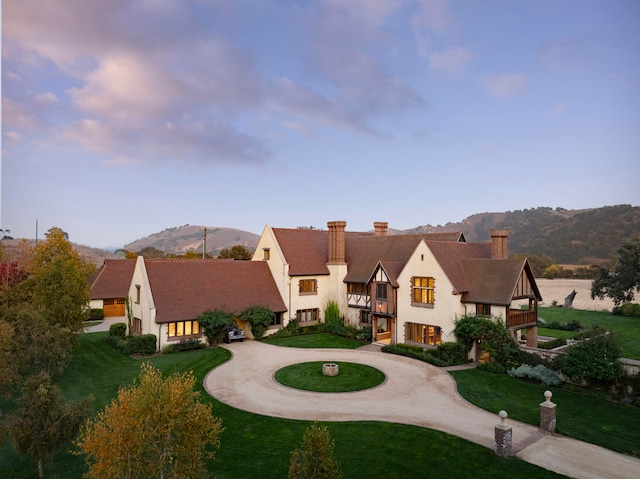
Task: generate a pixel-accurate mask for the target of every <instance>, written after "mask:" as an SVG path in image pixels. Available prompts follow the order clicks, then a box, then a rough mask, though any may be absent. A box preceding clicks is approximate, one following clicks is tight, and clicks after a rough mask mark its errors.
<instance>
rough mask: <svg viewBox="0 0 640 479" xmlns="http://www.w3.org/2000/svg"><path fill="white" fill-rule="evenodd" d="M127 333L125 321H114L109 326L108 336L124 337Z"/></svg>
mask: <svg viewBox="0 0 640 479" xmlns="http://www.w3.org/2000/svg"><path fill="white" fill-rule="evenodd" d="M126 334H127V325H126V324H125V323H114V324H112V325H111V326H109V336H117V337H119V338H122V339H124V337H125V336H126Z"/></svg>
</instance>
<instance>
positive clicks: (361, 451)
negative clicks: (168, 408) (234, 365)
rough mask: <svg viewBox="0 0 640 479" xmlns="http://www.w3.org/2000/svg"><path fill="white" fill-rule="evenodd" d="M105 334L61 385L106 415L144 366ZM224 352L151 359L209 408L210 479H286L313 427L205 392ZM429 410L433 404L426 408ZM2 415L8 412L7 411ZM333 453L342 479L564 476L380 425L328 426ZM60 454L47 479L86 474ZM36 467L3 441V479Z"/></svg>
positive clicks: (441, 437)
mask: <svg viewBox="0 0 640 479" xmlns="http://www.w3.org/2000/svg"><path fill="white" fill-rule="evenodd" d="M103 336H104V334H101V333H93V334H84V335H82V337H81V339H80V343H81V348H80V351H79V354H78V356H77V358H76V359H75V360H74V362H73V363H72V364H71V365H70V367H69V368H68V369H67V371H66V372H65V374H64V375H63V376H62V378H60V381H59V383H60V384H61V387H62V390H63V392H64V394H65V396H66V397H67V398H68V399H79V398H81V397H84V396H86V395H88V394H93V395H94V396H95V397H96V403H95V405H94V406H95V409H96V410H97V409H101V408H102V407H104V405H105V404H106V403H107V402H108V401H109V400H110V399H111V398H112V397H114V396H115V395H116V393H117V390H118V387H120V386H126V385H129V384H131V382H132V381H133V379H134V378H135V377H136V376H137V374H138V373H139V371H140V364H141V362H142V361H139V360H134V359H131V358H129V357H126V356H122V355H121V354H120V353H118V352H117V351H115V350H113V349H111V348H110V347H108V346H107V345H106V344H105V343H104V342H103V341H102V337H103ZM229 357H230V354H229V352H228V351H227V350H226V349H224V348H212V349H206V350H199V351H193V352H187V353H180V354H172V355H164V356H157V357H153V358H150V359H148V361H149V362H151V363H153V364H154V365H155V366H156V367H158V368H159V369H161V370H162V371H163V372H164V373H165V374H170V373H171V372H173V371H189V370H193V372H194V375H195V376H196V378H197V380H198V389H199V390H200V391H202V394H203V395H202V399H203V401H205V402H207V403H210V404H211V405H212V408H213V411H214V414H215V415H216V416H217V417H219V418H221V420H222V423H223V426H224V427H225V430H224V431H223V433H222V436H221V447H220V450H219V451H218V453H217V455H216V459H215V460H214V461H213V462H212V463H211V465H210V470H211V471H212V473H211V475H212V476H213V475H215V476H216V477H218V478H219V479H227V478H229V479H231V478H241V477H256V478H285V477H287V470H288V467H289V459H290V454H291V451H292V450H293V449H296V448H299V447H300V444H301V442H302V437H303V435H304V432H305V430H306V429H307V428H308V427H309V425H310V424H311V422H308V421H293V420H287V419H277V418H271V417H265V416H259V415H256V414H251V413H248V412H244V411H240V410H237V409H233V408H231V407H229V406H226V405H224V404H222V403H220V402H218V401H216V400H214V399H213V398H211V397H210V396H208V395H206V393H204V392H203V388H202V380H203V379H204V376H205V375H206V373H207V372H208V371H210V370H211V369H212V368H214V367H215V366H217V365H219V364H221V363H223V362H224V361H226V360H228V359H229ZM425 407H428V405H425ZM3 412H7V410H6V409H5V408H3ZM327 425H328V428H329V433H330V434H331V437H332V439H333V440H334V441H335V444H336V449H335V451H336V452H335V454H336V458H337V460H338V462H339V463H340V465H341V467H342V471H343V472H344V476H345V478H346V479H349V478H362V477H368V478H379V477H384V478H390V479H394V478H407V477H412V478H413V477H415V478H420V477H429V478H435V479H437V478H443V479H449V478H452V477H455V478H462V479H464V478H469V479H484V478H486V479H489V478H495V477H526V478H532V479H538V478H541V479H542V478H554V477H562V476H558V475H557V474H554V473H552V472H550V471H547V470H545V469H542V468H539V467H536V466H533V465H531V464H528V463H526V462H524V461H520V460H518V459H503V458H500V457H498V456H496V455H495V454H494V453H493V451H491V450H490V449H487V448H484V447H482V446H478V445H476V444H473V443H470V442H467V441H465V440H462V439H459V438H456V437H453V436H450V435H447V434H444V433H441V432H437V431H431V430H429V429H423V428H419V427H415V426H406V425H401V424H391V423H379V422H339V423H328V424H327ZM69 447H70V446H69V445H68V446H66V447H64V446H63V447H61V448H60V449H59V450H58V451H57V453H56V454H55V455H54V457H53V462H52V463H51V464H49V465H48V466H47V467H46V469H45V473H46V474H47V477H48V478H49V479H62V478H65V479H67V478H68V479H79V478H80V477H81V476H82V474H83V472H84V471H85V470H86V469H85V466H84V460H83V458H82V457H78V456H74V455H71V454H69V452H68V450H69ZM35 476H36V465H35V463H33V462H32V461H31V460H30V459H29V458H26V457H21V456H18V455H16V454H15V452H13V450H12V448H11V447H10V446H9V445H8V443H7V442H6V441H5V442H0V477H3V478H5V477H6V478H22V477H35Z"/></svg>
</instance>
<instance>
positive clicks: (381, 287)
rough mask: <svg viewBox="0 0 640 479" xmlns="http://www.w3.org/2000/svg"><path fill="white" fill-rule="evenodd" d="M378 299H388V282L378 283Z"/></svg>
mask: <svg viewBox="0 0 640 479" xmlns="http://www.w3.org/2000/svg"><path fill="white" fill-rule="evenodd" d="M376 299H382V300H384V301H386V300H387V283H376Z"/></svg>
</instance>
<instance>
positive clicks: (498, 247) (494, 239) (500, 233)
mask: <svg viewBox="0 0 640 479" xmlns="http://www.w3.org/2000/svg"><path fill="white" fill-rule="evenodd" d="M508 236H509V231H508V230H491V257H492V258H493V259H507V258H508V257H509V254H508V252H507V237H508Z"/></svg>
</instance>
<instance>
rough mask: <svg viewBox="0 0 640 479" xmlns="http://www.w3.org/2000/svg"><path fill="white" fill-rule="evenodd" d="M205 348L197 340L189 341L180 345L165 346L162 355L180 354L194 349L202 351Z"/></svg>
mask: <svg viewBox="0 0 640 479" xmlns="http://www.w3.org/2000/svg"><path fill="white" fill-rule="evenodd" d="M205 347H206V346H205V345H204V344H202V343H201V342H200V341H199V340H197V339H189V340H187V341H183V342H181V343H174V344H169V345H168V346H165V347H164V348H163V349H162V354H173V353H181V352H183V351H192V350H194V349H204V348H205Z"/></svg>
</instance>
